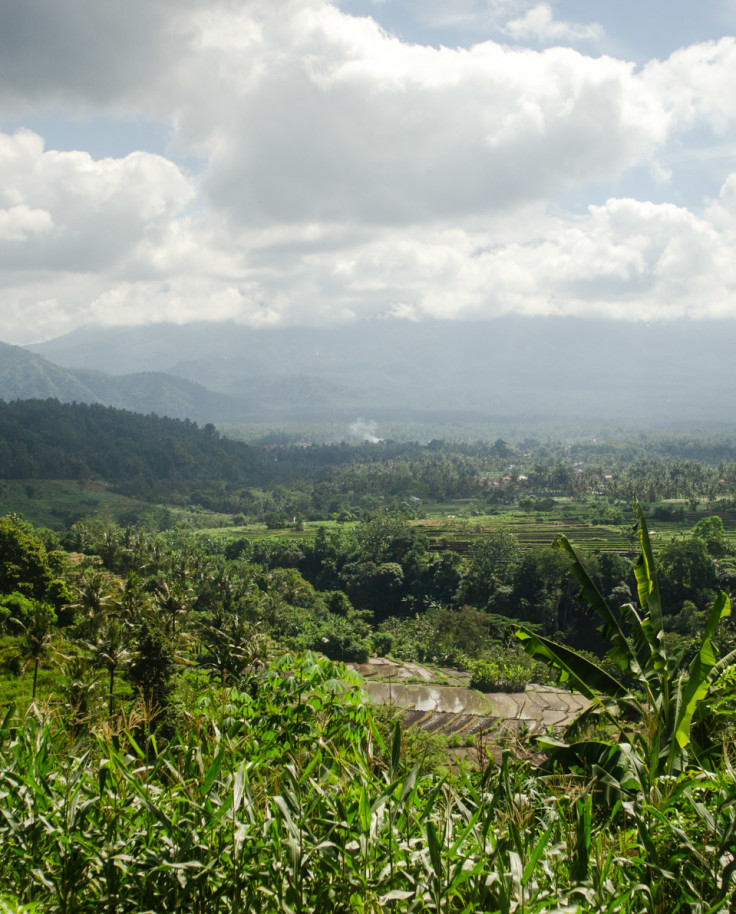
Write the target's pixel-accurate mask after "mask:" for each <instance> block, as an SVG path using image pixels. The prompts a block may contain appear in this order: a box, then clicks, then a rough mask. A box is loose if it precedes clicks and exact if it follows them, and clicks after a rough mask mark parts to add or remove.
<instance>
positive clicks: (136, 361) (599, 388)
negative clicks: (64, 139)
mask: <svg viewBox="0 0 736 914" xmlns="http://www.w3.org/2000/svg"><path fill="white" fill-rule="evenodd" d="M734 342H736V322H731V321H680V322H677V323H675V322H672V323H660V324H651V325H648V324H631V323H624V322H617V321H605V320H585V319H574V318H522V317H506V318H498V319H495V320H491V321H486V322H475V323H468V322H459V321H457V322H455V321H426V322H417V323H413V322H409V321H388V320H375V321H365V322H356V323H352V324H345V325H340V326H336V327H330V328H326V329H320V328H315V327H284V328H268V329H254V328H249V327H245V326H241V325H237V324H234V323H196V324H186V325H173V324H153V325H149V326H145V327H117V328H83V329H80V330H76V331H74V332H73V333H70V334H68V335H66V336H63V337H59V338H58V339H55V340H49V341H47V342H45V343H41V344H36V345H34V346H30V347H27V348H28V349H29V350H30V351H31V352H34V353H37V354H40V355H43V356H45V357H46V358H49V359H51V360H53V362H54V363H56V364H57V365H60V366H64V367H65V368H66V369H67V370H71V369H74V372H73V374H74V377H75V378H76V380H77V381H78V382H80V383H84V384H90V379H89V376H88V375H85V374H81V373H80V372H79V371H77V369H80V368H85V369H98V370H104V371H107V372H114V373H120V374H129V373H139V372H158V373H164V374H165V375H166V376H167V377H168V378H174V377H176V378H179V379H185V380H187V381H189V382H191V383H193V384H197V385H200V387H201V390H207V391H208V392H209V394H210V395H213V394H219V395H222V396H224V397H228V398H232V399H229V400H224V401H215V400H213V401H212V402H211V404H209V405H205V406H204V408H205V409H210V410H212V411H211V412H210V414H209V415H210V421H226V420H225V416H226V415H227V417H228V419H231V421H238V420H237V419H232V418H231V417H233V416H234V415H235V414H236V413H237V414H239V416H240V421H250V420H254V419H257V420H261V421H273V422H278V421H281V420H289V419H294V418H300V419H315V418H318V417H322V418H324V417H325V416H327V415H328V414H329V415H339V416H343V417H347V416H350V415H352V416H356V415H366V416H370V417H371V418H377V419H380V417H381V415H389V414H391V415H396V414H399V413H401V411H406V412H407V413H408V412H412V413H413V414H418V413H421V412H422V411H424V412H434V413H437V412H438V411H442V412H444V413H446V412H448V411H449V412H452V411H462V412H465V413H468V412H473V413H475V414H478V415H511V416H517V417H528V418H529V419H530V420H534V418H535V417H536V418H544V419H551V418H554V417H561V418H567V419H569V418H576V419H581V420H587V421H591V422H604V423H605V422H607V421H609V422H619V423H625V422H634V423H640V424H641V423H643V424H647V423H649V422H671V423H678V422H679V423H682V422H699V421H706V420H707V421H709V422H719V421H727V422H733V420H732V418H731V411H732V403H733V395H734V392H736V366H735V363H734V359H733V356H732V353H733V349H734ZM172 383H173V382H172ZM90 386H91V388H92V389H93V391H94V392H95V393H96V395H99V394H98V393H97V391H99V390H100V388H99V387H95V386H94V385H90ZM200 393H201V391H200ZM104 396H105V398H109V396H110V394H109V392H108V393H105V394H104ZM202 396H204V395H203V394H202ZM234 401H237V404H238V406H237V407H235V404H234ZM105 402H110V401H109V399H105ZM171 402H172V403H174V402H175V398H174V397H173V394H172V395H171ZM201 402H202V403H203V404H205V400H204V399H203V400H202V401H201ZM116 403H119V404H120V405H125V403H124V402H123V401H122V400H119V401H116ZM225 404H228V408H225ZM180 407H181V408H184V405H183V403H180V404H179V405H178V406H177V408H180ZM192 408H193V407H192ZM176 415H182V413H181V412H178V413H176ZM190 415H191V416H192V417H193V418H194V416H193V415H192V414H191V413H190Z"/></svg>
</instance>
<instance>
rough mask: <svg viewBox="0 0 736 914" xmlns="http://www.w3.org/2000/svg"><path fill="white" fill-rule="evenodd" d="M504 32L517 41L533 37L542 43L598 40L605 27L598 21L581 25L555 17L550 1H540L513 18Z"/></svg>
mask: <svg viewBox="0 0 736 914" xmlns="http://www.w3.org/2000/svg"><path fill="white" fill-rule="evenodd" d="M504 32H506V34H507V35H510V36H511V38H513V39H515V40H516V41H520V40H522V41H523V40H526V39H532V40H534V41H538V42H540V43H541V44H551V43H553V42H570V43H572V44H574V43H576V42H578V41H598V40H599V39H600V38H601V37H602V36H603V29H602V28H601V26H600V25H599V24H598V23H597V22H593V23H591V24H589V25H580V24H578V23H575V22H561V21H559V20H557V19H555V17H554V14H553V12H552V7H551V6H550V5H549V3H538V4H537V5H536V6H534V7H532V8H531V9H530V10H527V12H526V13H525V15H524V16H521V17H520V18H519V19H512V20H511V21H510V22H508V23H507V24H506V26H505V28H504Z"/></svg>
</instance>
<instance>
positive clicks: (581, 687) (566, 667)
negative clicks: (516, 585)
mask: <svg viewBox="0 0 736 914" xmlns="http://www.w3.org/2000/svg"><path fill="white" fill-rule="evenodd" d="M514 634H515V635H516V637H517V638H518V639H519V640H520V641H521V643H522V647H523V648H524V650H525V651H526V652H527V654H530V655H531V656H532V657H536V658H538V659H539V660H544V661H545V662H546V663H549V664H550V665H551V666H553V667H554V668H555V669H557V670H559V671H560V678H561V679H562V681H563V682H567V681H572V683H573V684H574V685H575V687H576V688H577V689H578V691H579V692H582V694H583V695H585V696H586V697H587V698H591V699H596V698H597V695H598V694H599V693H600V694H603V695H608V696H609V697H611V698H623V697H624V696H625V695H626V694H627V689H626V687H625V686H624V685H622V684H621V683H620V682H619V681H618V679H614V677H613V676H611V675H610V674H609V673H607V672H606V671H605V670H604V669H602V668H601V667H599V666H597V665H596V664H595V663H592V662H591V661H590V660H588V659H587V658H586V657H581V656H580V654H578V653H576V652H575V651H573V650H571V649H570V648H568V647H563V646H562V645H561V644H555V642H554V641H550V640H549V639H548V638H543V637H542V636H541V635H536V634H534V632H530V631H529V630H528V629H526V628H524V627H523V626H519V627H518V628H516V629H515V630H514Z"/></svg>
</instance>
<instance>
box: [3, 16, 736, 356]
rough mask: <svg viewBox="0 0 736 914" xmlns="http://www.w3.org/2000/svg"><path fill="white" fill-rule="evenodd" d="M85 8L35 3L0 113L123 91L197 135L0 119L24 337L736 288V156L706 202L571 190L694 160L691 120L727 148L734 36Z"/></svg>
mask: <svg viewBox="0 0 736 914" xmlns="http://www.w3.org/2000/svg"><path fill="white" fill-rule="evenodd" d="M63 6H64V11H63V15H62V13H61V12H60V7H59V5H58V3H56V2H55V0H54V2H52V0H33V2H32V3H30V2H29V3H27V4H14V5H13V7H12V10H11V11H10V15H9V17H8V21H7V22H6V23H5V24H4V25H5V27H4V30H3V34H2V35H1V36H0V113H3V112H4V113H5V114H6V115H8V113H13V114H14V116H17V114H18V112H22V111H26V112H32V111H34V110H38V109H39V107H43V106H44V105H46V106H48V105H49V104H53V105H54V106H56V107H57V110H59V111H62V112H63V111H66V112H72V111H75V112H76V111H78V110H80V109H84V110H86V111H87V112H88V113H89V112H92V113H94V112H95V111H99V112H103V113H105V115H106V116H108V117H109V116H115V115H116V114H118V113H119V112H121V111H126V112H130V113H133V114H135V115H137V116H147V117H155V118H158V119H159V120H161V121H165V122H167V123H168V124H170V126H171V129H172V135H173V142H172V146H171V149H170V150H169V151H168V154H169V158H165V157H163V156H159V155H153V154H151V153H148V152H145V151H140V152H136V153H133V154H131V155H129V156H126V157H124V158H115V159H113V158H109V159H95V158H93V157H92V156H90V155H89V154H88V153H86V152H84V151H71V152H63V151H58V150H54V149H46V148H45V146H44V141H43V139H42V138H41V136H39V135H38V133H34V132H32V131H28V130H25V131H23V130H21V131H18V132H16V133H13V134H7V133H6V134H1V133H0V269H1V271H2V272H0V290H1V291H2V305H0V308H2V318H3V326H4V327H5V328H6V329H5V337H6V338H8V339H10V338H13V339H21V338H26V339H29V338H31V337H36V338H38V337H40V336H43V335H46V336H50V335H53V334H54V333H58V332H62V331H64V330H67V329H71V327H73V326H75V325H77V324H79V323H82V322H103V323H104V322H107V323H115V322H127V323H136V322H141V321H146V320H152V319H167V320H180V321H183V320H190V319H194V318H198V317H199V318H201V317H205V318H211V319H217V318H223V317H231V318H235V319H238V320H242V321H245V322H250V323H253V324H271V323H277V322H280V321H281V322H291V323H298V322H327V321H342V320H350V319H353V318H355V317H360V316H365V315H374V316H379V315H383V316H386V317H387V318H400V319H410V320H416V319H422V318H426V317H443V318H451V317H457V318H464V317H467V318H473V317H488V316H492V315H494V314H497V313H502V312H506V311H521V312H525V313H539V314H546V313H575V314H583V313H603V314H609V315H612V316H618V317H625V318H631V319H637V318H642V317H654V316H663V315H664V316H678V315H683V314H692V313H698V314H704V315H708V314H722V313H729V314H730V313H732V312H733V311H736V307H735V306H733V305H732V304H731V302H732V301H734V300H736V298H735V297H734V295H733V291H734V288H733V287H734V275H733V273H734V268H733V266H732V265H731V264H732V263H734V262H736V257H735V256H734V255H735V254H736V250H734V248H735V246H736V238H735V236H734V232H735V228H734V220H735V219H736V216H735V215H734V213H735V212H736V203H734V198H736V191H735V190H734V187H736V184H735V183H734V181H736V179H733V178H732V179H729V180H728V181H726V183H725V184H724V185H723V189H722V191H721V194H720V196H719V198H718V199H717V200H713V201H711V202H710V203H709V204H708V205H707V206H706V208H705V209H704V210H703V211H702V212H701V211H700V208H699V207H698V206H696V205H693V206H692V207H691V208H690V209H687V208H685V207H683V206H674V205H671V204H659V205H654V204H652V203H648V202H646V201H640V200H634V199H628V198H625V199H617V198H615V197H613V198H612V199H610V200H608V201H607V202H605V203H603V204H602V205H598V206H591V207H590V209H589V210H588V211H587V212H586V213H585V214H584V215H583V216H573V215H571V214H569V213H566V212H565V211H564V207H562V206H561V204H559V202H558V200H559V199H560V195H561V194H563V193H565V192H566V191H568V190H569V189H571V188H575V189H576V191H577V192H578V194H580V195H582V193H584V188H585V187H586V186H590V185H592V184H593V182H606V181H611V180H615V179H618V178H620V177H621V176H622V175H625V174H626V172H627V169H630V168H633V167H639V168H641V170H642V171H644V170H648V171H649V173H650V174H651V175H653V176H655V177H656V179H657V180H661V181H663V182H664V181H668V180H669V181H670V182H671V184H672V185H676V182H677V176H678V171H677V162H676V158H675V157H673V155H672V152H673V148H674V147H675V146H677V148H678V149H680V150H683V147H686V144H685V141H686V138H687V136H688V131H690V130H693V129H697V130H699V131H701V132H708V131H717V132H719V134H720V137H721V138H720V144H721V146H722V148H723V149H726V150H727V149H728V148H729V144H730V143H732V142H733V137H734V128H735V127H736V96H735V95H734V93H733V92H732V91H731V86H732V85H733V76H734V73H735V72H736V41H734V39H732V38H723V39H721V40H720V41H717V42H708V43H703V44H697V45H693V46H691V47H688V48H684V49H682V50H681V51H678V52H677V53H675V54H673V55H672V56H671V57H669V58H668V59H666V60H663V61H653V62H651V63H650V64H648V65H647V66H645V67H643V68H641V69H637V68H636V67H635V65H634V64H632V63H630V62H627V61H624V60H620V59H615V58H613V57H610V56H601V57H596V58H593V57H589V56H586V55H584V54H582V53H580V52H578V51H576V50H574V49H572V48H570V47H555V48H548V49H547V50H544V51H533V50H530V49H523V48H519V47H513V48H512V47H508V46H504V45H501V44H498V43H495V42H491V41H487V42H483V43H481V44H478V45H476V46H474V47H470V48H454V49H453V48H448V47H429V46H422V45H417V44H409V43H407V42H404V41H402V40H400V39H399V38H398V37H396V36H393V35H391V34H388V33H387V32H386V31H384V30H383V29H381V28H380V27H379V26H378V25H377V23H376V22H375V21H373V20H372V19H370V18H359V17H353V16H348V15H346V14H345V13H343V12H340V10H339V9H338V8H337V7H336V6H335V5H333V4H331V3H329V2H327V0H270V2H269V3H265V2H263V0H242V2H237V3H236V2H235V0H217V2H212V3H207V4H205V3H204V2H203V0H185V2H174V0H161V2H160V3H157V4H150V3H149V2H148V0H146V2H143V0H130V2H129V3H128V4H127V5H126V8H125V10H124V15H123V13H121V12H120V10H119V9H118V7H116V6H115V5H111V4H98V5H97V6H94V5H92V6H90V4H89V3H88V2H87V0H69V3H66V4H64V5H63ZM432 8H433V9H435V10H436V9H437V6H436V5H434V6H432ZM456 9H457V10H459V12H460V13H463V14H465V13H467V14H468V15H481V14H487V15H489V16H497V15H500V14H501V12H503V13H504V15H506V16H513V15H515V13H514V12H509V10H510V9H511V7H510V6H509V4H490V5H489V4H483V3H479V2H477V0H463V2H462V3H459V4H458V5H457V7H456ZM522 9H524V10H526V11H527V12H526V15H519V17H518V18H516V19H514V18H512V19H511V24H510V25H509V28H511V29H512V32H513V30H514V29H515V30H516V37H518V38H521V37H522V33H523V32H524V30H525V29H526V30H527V34H531V32H530V31H529V30H531V31H534V30H535V29H536V31H534V35H535V36H536V37H537V39H538V40H539V41H541V42H543V43H549V42H572V41H577V40H582V39H583V38H586V37H587V38H593V37H595V36H594V34H593V32H590V31H586V29H587V30H590V29H591V28H592V27H591V26H578V25H575V24H571V23H565V22H560V21H557V20H555V19H554V16H553V14H552V8H551V6H550V5H549V4H537V5H536V6H535V7H534V8H533V9H529V8H528V6H527V5H524V4H516V3H515V4H514V6H513V10H514V11H516V12H519V11H520V10H522ZM41 13H43V14H44V15H40V14H41ZM514 23H515V24H514ZM24 30H25V31H24ZM509 34H511V33H509ZM19 35H20V36H22V35H26V36H27V38H26V40H19ZM80 35H81V36H82V37H84V36H87V38H88V39H89V40H81V39H80ZM93 37H94V38H95V39H96V40H92V38H93ZM512 37H513V36H512ZM686 151H687V149H686V148H685V149H684V152H686ZM194 157H199V159H196V160H195V158H194ZM175 160H178V161H180V162H181V161H185V162H187V163H188V164H189V166H190V167H191V168H192V169H193V170H194V173H190V172H188V170H187V169H186V168H184V167H183V166H182V165H177V164H176V161H175ZM719 161H720V162H722V161H723V158H722V157H721V159H719ZM193 162H201V163H203V164H201V167H200V165H198V164H192V163H193ZM662 163H664V164H662ZM673 163H674V164H673ZM195 169H196V170H195ZM665 190H666V188H664V187H662V188H661V192H662V193H664V192H665ZM713 194H715V190H714V191H713ZM621 196H622V197H623V194H622V195H621ZM597 199H598V200H599V201H600V200H604V199H605V195H601V196H599V197H598V198H597ZM550 214H554V216H552V215H550ZM734 316H736V314H734Z"/></svg>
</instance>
